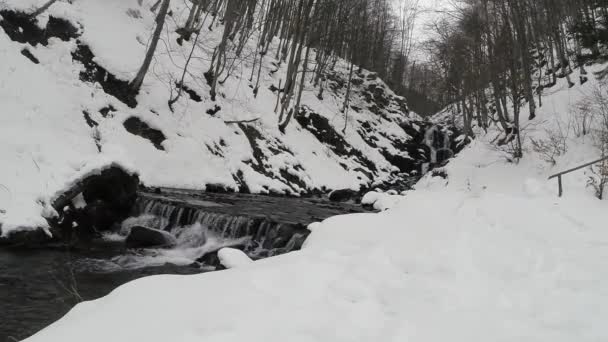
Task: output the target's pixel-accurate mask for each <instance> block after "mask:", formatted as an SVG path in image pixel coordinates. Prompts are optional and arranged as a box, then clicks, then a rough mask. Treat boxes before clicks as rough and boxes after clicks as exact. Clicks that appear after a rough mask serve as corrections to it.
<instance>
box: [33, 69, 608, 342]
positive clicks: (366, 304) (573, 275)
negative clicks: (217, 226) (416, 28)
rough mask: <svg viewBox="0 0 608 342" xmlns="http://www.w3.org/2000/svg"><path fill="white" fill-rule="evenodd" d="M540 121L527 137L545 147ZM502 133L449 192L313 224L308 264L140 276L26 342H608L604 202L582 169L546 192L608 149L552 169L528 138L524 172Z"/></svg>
mask: <svg viewBox="0 0 608 342" xmlns="http://www.w3.org/2000/svg"><path fill="white" fill-rule="evenodd" d="M596 68H597V69H599V68H600V66H596ZM596 85H597V82H596V81H595V80H591V81H590V82H588V83H587V84H586V85H585V86H582V87H581V86H577V87H574V88H572V89H568V88H567V87H565V86H563V84H562V83H560V84H559V85H558V86H556V87H555V88H553V89H551V90H550V91H547V96H545V98H544V102H545V105H544V106H543V109H541V110H540V111H539V113H538V118H537V119H536V120H537V122H544V127H547V128H550V127H552V126H553V125H555V124H556V122H558V121H557V120H558V119H559V120H562V119H565V118H567V117H568V115H569V114H568V110H567V108H568V105H569V104H570V103H575V102H576V101H578V100H579V99H580V98H581V97H583V96H584V95H583V94H585V93H587V92H589V91H590V90H591V89H593V87H594V86H596ZM524 115H525V113H524V114H522V116H524ZM530 124H531V123H529V122H527V121H526V122H525V125H527V126H526V127H528V134H527V137H535V138H536V139H542V137H543V136H546V132H545V131H544V129H537V130H533V129H532V128H531V127H532V126H530ZM494 134H496V132H495V131H493V130H490V132H489V133H488V134H487V135H481V136H480V137H479V139H478V140H477V141H475V142H474V143H473V144H471V145H470V146H469V147H467V148H466V149H465V151H463V152H462V153H461V154H460V155H459V156H458V157H457V158H456V159H455V160H453V161H452V162H450V164H449V165H448V166H447V167H445V168H444V169H443V172H444V173H445V174H447V179H444V178H442V177H433V176H432V174H429V175H428V176H427V177H425V178H424V179H423V180H421V181H420V182H419V183H418V184H417V189H416V190H413V191H410V192H407V193H406V194H405V195H404V196H395V195H390V194H383V195H379V194H372V195H369V196H367V197H368V198H367V201H374V200H381V201H383V202H382V203H383V204H382V207H390V208H389V209H388V210H386V211H383V212H381V213H378V214H352V215H343V216H337V217H333V218H330V219H327V220H325V221H324V222H322V223H316V224H314V225H312V226H311V228H312V234H311V235H310V237H309V238H308V240H307V241H306V243H305V246H304V248H303V249H302V250H301V251H298V252H293V253H290V254H288V255H282V256H279V257H274V258H269V259H265V260H260V261H256V262H253V263H245V264H242V265H240V266H239V267H238V268H235V269H231V270H227V271H220V272H214V273H208V274H203V275H196V276H156V277H150V278H144V279H140V280H137V281H134V282H132V283H129V284H126V285H124V286H122V287H120V288H118V289H116V290H115V291H114V292H113V293H111V294H110V295H109V296H107V297H106V298H102V299H99V300H96V301H93V302H87V303H82V304H79V305H78V306H76V307H75V308H74V309H73V310H72V311H71V312H70V313H69V314H68V315H66V316H65V317H64V318H63V319H61V320H60V321H58V322H57V323H55V324H54V325H52V326H50V327H48V328H46V329H45V330H43V331H42V332H40V333H38V334H36V335H34V336H33V337H31V338H30V339H28V340H27V341H28V342H37V341H44V342H49V341H62V342H71V341H74V342H76V341H78V342H80V341H83V340H86V341H92V342H94V341H100V342H101V341H104V342H105V341H134V340H142V341H165V340H180V341H201V340H204V341H242V340H252V341H285V340H289V341H418V342H423V341H433V342H435V341H437V342H443V341H548V342H549V341H550V342H557V341H603V340H606V339H608V326H606V324H605V318H606V317H608V269H607V268H606V266H605V260H606V258H608V230H606V227H605V226H606V221H607V220H608V214H607V212H608V211H607V210H606V209H607V204H606V202H604V201H599V200H597V199H596V198H595V197H594V195H593V193H592V191H591V190H590V189H588V188H586V187H585V183H586V178H587V176H586V175H585V172H586V170H580V171H578V172H575V173H573V174H570V175H568V176H567V177H566V178H565V179H564V187H565V195H564V197H562V198H558V197H557V194H556V191H557V186H556V184H555V183H554V181H548V180H547V176H548V175H549V174H551V173H552V172H554V171H557V170H561V169H562V168H566V167H569V166H575V165H576V164H579V163H580V162H582V161H587V160H588V159H589V158H594V157H597V153H598V152H597V151H596V150H594V148H593V147H592V145H591V143H590V142H589V141H588V140H589V139H590V138H589V137H586V138H583V137H581V138H576V137H571V138H569V139H568V146H569V149H568V152H567V153H566V154H564V155H563V156H561V157H559V158H558V164H557V165H556V166H551V165H549V164H547V163H546V162H545V161H543V160H542V159H541V158H540V156H539V155H538V154H537V153H536V152H534V151H533V150H532V149H531V147H530V146H531V145H530V142H529V140H528V139H526V140H525V147H526V150H527V152H526V155H525V157H524V158H523V159H522V160H521V161H520V162H519V163H518V164H515V163H511V162H508V161H507V158H505V154H504V153H503V152H501V151H498V150H497V149H496V148H494V147H492V146H491V145H490V144H489V142H490V141H492V140H493V139H494ZM396 198H398V200H396ZM389 200H390V201H389ZM386 203H389V204H388V205H387V204H386Z"/></svg>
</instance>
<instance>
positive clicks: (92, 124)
mask: <svg viewBox="0 0 608 342" xmlns="http://www.w3.org/2000/svg"><path fill="white" fill-rule="evenodd" d="M82 115H83V116H84V120H85V121H86V122H87V125H89V127H91V128H93V127H96V126H99V124H98V123H97V121H95V120H93V119H92V118H91V114H90V113H89V112H88V111H86V110H83V111H82Z"/></svg>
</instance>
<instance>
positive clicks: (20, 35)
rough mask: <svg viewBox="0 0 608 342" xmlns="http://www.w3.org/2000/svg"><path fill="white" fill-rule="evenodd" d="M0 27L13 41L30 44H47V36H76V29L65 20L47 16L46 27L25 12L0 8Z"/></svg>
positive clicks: (69, 37)
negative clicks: (0, 17) (41, 26)
mask: <svg viewBox="0 0 608 342" xmlns="http://www.w3.org/2000/svg"><path fill="white" fill-rule="evenodd" d="M0 16H2V19H1V20H0V27H2V29H4V32H5V33H6V34H7V35H8V36H9V38H10V39H11V40H13V41H16V42H19V43H27V44H30V45H32V46H36V45H38V44H42V45H45V46H46V45H48V43H49V38H52V37H56V38H59V39H61V40H63V41H68V40H70V39H75V38H77V37H78V29H77V28H76V27H74V25H72V23H70V22H69V21H67V20H64V19H60V18H55V17H53V16H50V17H49V20H48V22H47V24H46V28H44V29H42V28H40V27H39V26H38V21H37V20H36V19H35V18H32V17H30V16H29V14H27V13H22V12H15V11H11V10H1V11H0Z"/></svg>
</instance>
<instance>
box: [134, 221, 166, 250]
mask: <svg viewBox="0 0 608 342" xmlns="http://www.w3.org/2000/svg"><path fill="white" fill-rule="evenodd" d="M176 243H177V241H176V239H175V237H174V236H173V235H171V233H169V232H166V231H164V230H160V229H154V228H149V227H144V226H134V227H132V228H131V233H129V236H127V241H126V244H127V247H128V248H148V247H172V246H175V245H176Z"/></svg>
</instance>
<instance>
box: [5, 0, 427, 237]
mask: <svg viewBox="0 0 608 342" xmlns="http://www.w3.org/2000/svg"><path fill="white" fill-rule="evenodd" d="M153 2H154V1H151V0H149V1H135V0H132V1H123V0H108V1H97V0H79V1H74V2H66V1H59V2H57V3H55V4H54V5H53V6H52V7H51V8H50V9H49V10H48V11H47V12H45V13H44V14H43V15H41V16H40V17H39V18H38V19H39V20H38V23H37V24H36V25H33V28H27V27H26V28H25V29H24V28H23V27H18V26H14V27H13V28H15V27H16V28H15V29H14V30H13V31H11V30H10V25H14V24H15V23H14V22H13V21H12V20H13V19H14V11H23V12H27V13H30V12H31V11H32V10H33V9H34V8H36V7H37V6H39V5H40V1H37V0H3V1H2V2H0V11H4V12H3V13H4V16H5V17H6V18H3V19H2V20H0V23H2V22H3V23H4V26H2V25H0V26H2V27H3V29H0V59H1V60H2V63H0V64H1V65H0V101H1V103H2V114H1V115H0V123H1V125H0V139H1V140H2V144H1V146H0V161H2V164H3V165H8V166H9V167H8V168H7V167H2V168H1V170H0V184H1V185H2V186H0V225H2V234H3V235H6V234H8V233H9V232H10V231H13V230H15V229H29V228H33V227H38V226H45V225H46V222H45V221H44V219H43V218H42V216H45V215H49V214H52V213H51V212H49V209H48V208H47V207H48V205H47V204H46V203H48V202H49V199H48V197H49V196H50V194H53V193H55V192H56V191H57V190H58V189H61V188H62V187H63V186H64V184H65V183H66V182H69V181H70V179H72V178H73V177H74V175H75V174H76V173H78V172H79V170H80V169H81V168H83V167H86V165H87V164H89V165H90V164H91V163H93V164H98V163H99V161H100V160H111V161H117V162H120V163H125V162H128V163H130V164H132V166H133V168H134V169H135V170H136V171H137V172H138V173H139V175H140V179H141V180H142V181H143V182H144V183H145V184H146V185H149V186H172V187H182V188H197V189H204V188H205V187H208V186H209V185H213V187H214V188H218V187H219V188H225V189H233V190H237V189H241V190H248V191H251V192H261V193H268V192H273V193H289V194H301V193H310V192H315V191H324V190H329V189H342V188H351V189H359V188H361V187H368V186H371V185H372V184H379V183H383V182H395V181H397V180H399V179H400V178H401V177H402V176H403V175H408V174H409V173H410V172H411V171H415V169H416V168H417V166H416V165H413V163H411V162H410V161H411V160H414V159H416V158H418V159H420V157H418V156H411V155H410V154H409V153H408V152H407V151H405V150H404V148H403V146H404V145H407V144H408V143H411V142H412V141H413V140H412V139H413V138H412V136H411V135H408V134H407V133H406V132H405V130H404V127H405V128H409V129H410V132H411V129H413V132H421V134H422V133H423V132H422V131H423V130H424V128H423V125H412V124H411V122H413V121H414V120H417V119H419V118H418V117H417V116H416V115H415V114H413V113H412V114H411V117H410V115H409V114H408V111H407V107H406V105H405V100H404V99H403V98H400V97H398V96H396V95H395V94H394V93H393V92H392V91H391V90H390V89H388V88H387V87H386V85H385V84H384V83H383V82H382V81H381V80H379V79H377V78H376V77H375V76H374V75H373V74H370V73H368V72H367V71H363V72H362V73H361V74H357V75H356V77H355V81H356V82H357V83H356V85H355V86H354V88H353V97H352V101H351V108H350V109H349V111H348V118H346V117H345V114H343V113H341V112H340V109H341V108H342V103H343V102H344V95H345V92H346V87H345V80H346V78H347V64H346V62H344V61H339V62H338V63H337V65H336V68H335V70H334V71H332V72H331V73H330V74H329V75H328V81H327V88H328V89H327V90H326V91H325V96H324V99H323V100H319V99H318V98H317V97H316V93H317V90H316V89H312V87H311V86H309V88H310V89H308V88H307V89H306V91H305V92H304V94H303V100H302V103H303V104H304V107H303V108H304V110H303V113H301V115H300V116H298V117H297V118H295V119H294V120H293V122H292V124H291V125H290V126H289V127H288V129H287V132H286V133H285V134H282V133H281V132H280V131H279V130H278V128H277V114H275V113H274V107H275V101H276V91H275V92H273V91H272V90H271V89H270V88H271V85H274V86H275V87H276V86H278V85H279V81H280V80H281V79H283V80H284V78H285V77H284V75H285V72H286V70H285V65H281V66H280V67H279V68H278V70H277V67H276V65H277V63H276V61H275V60H274V59H273V58H272V57H266V59H265V61H264V68H263V71H262V80H261V84H260V90H259V94H258V96H257V98H254V95H253V91H252V89H251V87H252V85H251V84H250V82H249V81H248V78H249V75H250V74H251V64H252V56H253V54H254V52H255V41H256V35H255V34H254V36H253V37H252V39H251V40H250V41H249V44H248V45H247V47H246V48H245V52H243V56H244V58H243V61H239V62H238V63H236V64H235V65H234V70H233V73H232V74H233V76H232V77H230V78H228V79H227V80H226V82H225V83H224V84H223V85H220V87H219V96H218V99H217V101H216V102H213V101H211V100H210V98H209V86H208V85H207V83H206V82H205V79H204V77H203V73H204V72H205V71H207V70H208V68H209V60H210V59H211V57H210V56H211V54H212V51H213V48H214V47H215V46H216V45H217V42H218V39H219V37H220V35H221V32H222V27H221V26H218V25H219V24H217V21H216V24H215V25H214V26H213V31H208V30H203V33H202V36H201V38H200V39H199V43H200V44H199V46H198V47H197V48H196V49H195V55H194V56H195V57H196V58H193V60H192V62H191V63H190V67H189V69H188V73H187V74H186V78H185V81H184V84H185V85H186V86H187V87H188V89H190V90H192V91H193V92H194V93H192V94H193V95H192V94H186V95H185V96H183V97H182V98H181V99H180V100H179V101H178V102H177V103H176V104H175V105H174V109H175V110H174V111H173V112H172V111H170V110H169V108H168V105H167V102H168V99H169V98H170V95H171V92H172V91H175V83H176V82H177V80H179V79H180V78H181V74H182V69H183V66H184V64H185V60H186V57H187V56H188V54H189V52H190V49H191V47H192V45H191V44H192V42H184V44H183V45H179V44H178V43H177V38H178V36H177V34H176V33H175V30H176V29H177V28H178V27H179V26H180V24H182V23H183V22H184V21H185V19H186V16H187V7H186V6H185V3H186V2H182V1H173V2H172V5H171V12H172V15H171V17H170V18H169V19H168V20H167V24H166V25H167V27H166V28H165V30H164V33H163V36H162V42H161V44H159V48H158V49H157V52H156V56H155V58H154V61H153V65H152V67H151V69H150V72H149V74H148V76H147V78H146V80H145V82H144V87H143V89H142V91H141V92H140V94H139V96H138V97H137V98H136V100H137V106H136V107H135V108H131V107H129V106H128V105H127V104H126V103H123V102H121V100H119V99H118V98H116V97H115V96H112V95H110V94H109V93H113V91H112V87H113V86H114V87H116V86H117V85H118V86H120V85H121V84H124V83H125V82H127V81H129V80H131V79H132V78H133V77H134V75H135V73H136V72H137V70H138V68H139V66H140V63H141V62H142V60H143V56H144V54H145V52H146V44H147V42H148V39H149V37H150V35H151V32H152V30H153V28H154V19H155V14H154V13H152V12H151V11H150V10H149V7H150V6H151V4H152V3H153ZM61 20H64V21H67V23H69V24H71V25H73V27H74V28H75V32H69V31H70V30H69V29H70V27H69V25H66V24H65V22H64V21H61ZM209 20H210V19H209ZM17 24H18V23H17ZM45 27H46V29H47V30H46V31H43V29H44V28H45ZM36 29H37V30H39V31H41V32H43V34H44V35H45V36H44V40H45V41H46V40H48V44H46V45H45V43H46V42H45V41H42V40H41V39H39V38H40V37H37V36H36V35H35V34H31V33H32V31H36ZM3 31H6V33H7V34H8V33H10V32H9V31H11V32H12V33H11V34H12V36H11V37H13V39H14V40H11V39H9V36H8V35H7V34H4V32H3ZM34 33H35V32H34ZM15 36H17V38H15ZM21 36H25V38H24V39H21V38H23V37H21ZM19 37H21V38H19ZM20 41H21V42H20ZM39 42H41V43H39ZM275 49H276V47H274V46H273V47H272V48H271V51H272V52H273V53H270V54H269V55H273V54H274V50H275ZM26 55H28V56H29V55H31V56H30V57H27V56H26ZM30 59H31V60H30ZM36 60H37V61H38V62H39V64H35V63H34V61H36ZM275 70H276V71H275ZM106 71H107V73H106ZM100 75H101V76H100ZM96 79H97V80H98V81H100V82H102V83H103V85H101V84H99V83H95V82H83V80H84V81H95V80H96ZM121 82H122V83H121ZM104 89H105V91H104ZM108 92H109V93H108ZM191 95H192V96H191ZM197 96H198V97H200V100H198V99H197ZM199 101H200V102H199ZM127 102H128V101H127ZM130 104H132V103H130ZM218 108H219V111H217V109H218ZM209 113H211V114H209ZM133 117H135V118H137V119H132V118H133ZM256 118H259V119H258V120H257V121H255V122H252V123H248V124H231V123H228V124H227V123H225V121H231V120H247V119H256ZM129 120H136V121H135V122H136V123H137V124H138V123H140V122H143V123H144V124H145V125H146V129H148V130H156V131H155V132H157V133H158V131H160V132H162V137H164V140H163V139H162V138H160V139H158V141H154V144H153V143H151V141H148V140H146V139H144V138H142V137H141V136H138V135H134V134H131V133H130V132H129V131H127V129H125V123H126V122H129ZM345 121H346V130H345V131H344V133H343V132H342V131H343V128H344V126H345ZM157 137H158V134H157ZM155 145H156V146H155ZM414 151H416V149H414ZM423 152H424V151H423ZM422 154H423V155H424V153H422ZM410 164H412V165H410Z"/></svg>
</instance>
